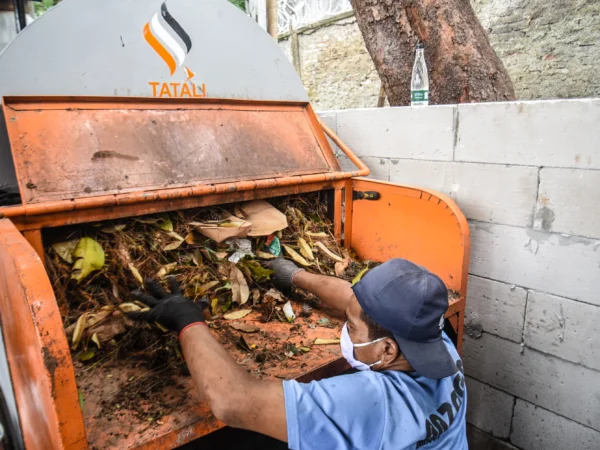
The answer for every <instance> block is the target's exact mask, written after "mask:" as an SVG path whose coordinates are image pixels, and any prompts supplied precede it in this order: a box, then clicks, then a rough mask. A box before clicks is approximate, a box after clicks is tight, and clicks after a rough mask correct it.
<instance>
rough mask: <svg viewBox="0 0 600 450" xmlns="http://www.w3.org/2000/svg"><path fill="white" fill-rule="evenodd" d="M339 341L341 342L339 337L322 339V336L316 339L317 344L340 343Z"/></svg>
mask: <svg viewBox="0 0 600 450" xmlns="http://www.w3.org/2000/svg"><path fill="white" fill-rule="evenodd" d="M339 343H340V340H339V339H322V338H317V339H315V345H333V344H339Z"/></svg>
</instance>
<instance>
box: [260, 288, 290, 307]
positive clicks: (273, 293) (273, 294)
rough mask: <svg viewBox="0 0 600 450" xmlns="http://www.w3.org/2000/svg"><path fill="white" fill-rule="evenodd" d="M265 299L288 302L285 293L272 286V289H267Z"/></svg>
mask: <svg viewBox="0 0 600 450" xmlns="http://www.w3.org/2000/svg"><path fill="white" fill-rule="evenodd" d="M265 300H267V301H275V302H277V303H285V302H287V300H286V299H285V297H284V296H283V294H282V293H281V292H279V291H278V290H277V289H275V288H271V289H269V290H268V291H267V293H266V294H265Z"/></svg>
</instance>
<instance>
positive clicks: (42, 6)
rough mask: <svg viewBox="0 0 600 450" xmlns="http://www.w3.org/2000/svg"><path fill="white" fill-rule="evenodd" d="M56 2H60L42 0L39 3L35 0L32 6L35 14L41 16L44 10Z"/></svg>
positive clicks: (56, 0)
mask: <svg viewBox="0 0 600 450" xmlns="http://www.w3.org/2000/svg"><path fill="white" fill-rule="evenodd" d="M58 2H60V0H42V1H41V2H39V3H38V2H36V3H35V4H34V5H33V7H34V9H35V15H36V16H38V17H39V16H41V15H42V14H44V13H45V12H46V11H48V10H49V9H50V8H52V7H53V6H54V5H56V4H57V3H58Z"/></svg>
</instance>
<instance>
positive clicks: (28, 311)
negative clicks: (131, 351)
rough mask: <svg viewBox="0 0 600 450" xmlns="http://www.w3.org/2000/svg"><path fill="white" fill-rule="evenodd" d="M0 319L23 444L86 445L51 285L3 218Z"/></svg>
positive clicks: (31, 446)
mask: <svg viewBox="0 0 600 450" xmlns="http://www.w3.org/2000/svg"><path fill="white" fill-rule="evenodd" d="M0 320H2V331H3V337H4V342H5V345H6V354H7V358H8V363H9V367H10V373H11V378H12V381H13V387H14V391H15V398H16V401H17V407H18V412H19V418H20V422H21V426H22V428H23V429H22V431H23V439H24V441H25V446H26V448H28V449H46V448H48V449H49V448H52V449H62V448H69V449H84V448H87V444H86V441H85V432H84V428H83V421H82V415H81V411H80V409H79V405H78V401H77V387H76V386H75V378H74V374H73V366H72V363H71V353H70V351H69V347H68V345H67V340H66V337H65V334H64V331H63V326H62V320H61V317H60V313H59V311H58V308H57V305H56V299H55V297H54V292H53V291H52V286H51V285H50V282H49V280H48V277H47V275H46V272H45V270H44V267H43V265H42V263H41V261H40V258H39V257H38V255H37V253H36V252H35V250H34V249H33V248H32V247H31V246H30V245H29V244H28V242H27V241H26V240H25V238H24V237H23V236H22V235H21V233H20V232H19V231H18V230H17V229H16V228H15V227H14V225H13V224H12V223H11V222H10V220H8V219H1V220H0Z"/></svg>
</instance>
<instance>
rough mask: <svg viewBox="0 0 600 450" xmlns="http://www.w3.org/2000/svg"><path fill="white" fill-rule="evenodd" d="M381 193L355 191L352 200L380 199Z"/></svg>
mask: <svg viewBox="0 0 600 450" xmlns="http://www.w3.org/2000/svg"><path fill="white" fill-rule="evenodd" d="M380 198H381V194H380V193H379V192H377V191H366V192H360V191H354V192H352V200H379V199H380Z"/></svg>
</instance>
